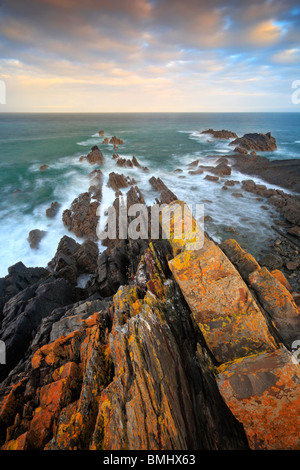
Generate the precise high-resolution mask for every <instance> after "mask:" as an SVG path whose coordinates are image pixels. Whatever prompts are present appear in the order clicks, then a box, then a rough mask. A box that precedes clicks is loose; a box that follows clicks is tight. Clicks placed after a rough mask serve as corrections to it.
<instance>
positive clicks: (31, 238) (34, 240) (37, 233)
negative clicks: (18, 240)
mask: <svg viewBox="0 0 300 470" xmlns="http://www.w3.org/2000/svg"><path fill="white" fill-rule="evenodd" d="M46 234H47V232H45V230H39V229H34V230H30V232H29V234H28V242H29V245H30V248H33V249H34V250H37V249H38V248H39V245H40V241H41V240H42V239H43V238H44V237H45V236H46Z"/></svg>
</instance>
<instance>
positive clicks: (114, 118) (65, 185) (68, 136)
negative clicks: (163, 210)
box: [0, 113, 300, 276]
mask: <svg viewBox="0 0 300 470" xmlns="http://www.w3.org/2000/svg"><path fill="white" fill-rule="evenodd" d="M208 128H214V129H228V130H231V131H235V132H236V133H237V134H238V135H243V134H244V133H247V132H264V133H265V132H268V131H271V133H272V135H274V137H275V138H276V141H277V145H278V150H277V151H275V152H272V153H267V154H266V156H268V158H270V159H285V158H300V113H180V114H179V113H178V114H177V113H172V114H167V113H166V114H164V113H159V114H0V191H1V199H0V255H1V266H0V276H4V275H6V274H7V268H8V267H9V266H11V265H12V264H14V263H16V262H17V261H20V260H21V261H23V262H24V264H26V265H27V266H37V265H39V266H45V265H46V264H47V262H48V261H49V260H50V259H51V257H52V256H53V255H54V253H55V251H56V247H57V244H58V242H59V240H60V238H61V236H62V235H64V234H69V235H71V234H70V233H69V232H68V231H67V230H66V229H65V227H64V226H63V224H62V221H61V214H62V211H63V210H64V209H65V208H67V207H69V205H70V203H71V202H72V200H73V199H74V198H75V197H76V196H77V195H78V194H79V193H80V192H83V191H86V190H87V189H88V187H89V180H88V177H87V175H88V173H89V172H90V171H91V170H92V169H93V167H92V166H91V165H89V164H88V163H82V162H79V157H80V156H81V155H86V154H87V153H88V152H89V150H90V148H91V147H92V146H93V145H95V144H96V145H98V146H99V147H100V148H101V150H102V152H103V154H104V156H105V157H106V158H105V165H104V167H103V171H104V173H105V175H106V177H107V176H108V174H109V172H110V171H113V170H114V171H118V169H117V168H116V167H115V162H114V161H113V160H112V158H111V155H112V154H113V153H115V152H116V151H114V150H113V148H112V146H111V145H103V144H102V141H103V138H100V137H99V135H98V131H99V130H101V129H103V130H104V132H105V136H108V137H110V136H113V135H116V136H117V137H120V138H122V139H123V140H124V145H123V146H120V147H119V149H118V153H119V155H120V156H123V157H130V158H131V157H132V156H133V155H135V156H136V157H137V159H138V160H139V161H140V163H141V164H143V165H146V166H148V168H149V169H150V172H149V174H145V173H139V174H137V172H136V170H131V169H129V170H124V169H122V171H121V169H119V172H122V173H125V174H129V175H131V176H133V175H134V177H135V179H136V181H137V183H138V184H139V185H140V188H141V190H142V191H143V192H144V193H145V196H146V199H147V202H149V203H151V202H154V198H155V196H156V195H155V194H154V192H153V190H152V188H151V186H150V184H149V182H148V180H149V178H150V177H151V176H152V175H156V176H160V177H161V178H162V179H163V180H164V181H165V182H166V184H167V185H168V186H169V187H170V189H172V190H173V191H174V192H175V194H176V195H177V196H178V197H180V198H182V199H184V200H186V201H187V202H191V203H201V202H202V201H203V200H205V201H208V200H209V201H210V202H206V203H205V213H206V214H207V215H210V216H211V217H212V218H213V220H212V221H211V222H210V224H209V226H207V227H206V229H207V231H208V232H209V233H210V234H211V235H212V236H213V237H215V239H216V241H220V240H221V239H223V238H224V237H226V238H228V236H229V235H228V233H224V230H223V229H224V226H232V225H234V226H235V227H237V231H238V233H239V235H238V237H239V238H240V240H239V241H240V242H241V243H242V244H244V245H246V247H247V248H248V249H250V250H251V251H252V252H253V254H257V253H259V250H261V248H262V247H263V245H264V243H265V242H266V240H267V239H268V238H269V237H270V230H269V229H268V228H266V227H265V225H266V226H267V227H268V226H270V223H271V222H272V213H271V212H270V211H265V210H264V209H262V208H261V205H262V204H263V203H261V202H259V201H256V199H255V197H254V196H253V195H245V197H244V198H243V199H239V200H237V199H236V198H233V197H232V196H231V192H230V191H222V190H221V186H222V185H220V184H219V185H218V184H215V183H210V182H207V181H205V180H204V176H205V175H198V176H191V175H189V174H188V173H187V171H186V170H188V168H187V165H188V164H189V163H190V162H192V161H194V160H196V159H200V160H201V163H202V164H204V165H205V164H206V165H208V164H214V163H215V162H216V160H217V159H218V158H219V157H221V156H222V155H223V156H226V154H229V153H230V151H231V149H230V148H229V147H228V141H223V140H222V141H216V140H214V139H212V138H211V137H210V136H207V135H201V134H200V132H201V131H202V130H204V129H208ZM208 155H210V157H207V156H208ZM43 164H47V165H48V166H49V168H48V169H47V170H46V171H44V172H41V171H40V170H39V168H40V166H41V165H43ZM176 168H181V169H183V170H184V173H182V174H173V170H175V169H176ZM180 176H185V178H180ZM230 178H231V179H236V180H237V181H241V180H242V179H246V177H245V176H241V175H239V174H238V173H233V175H232V176H231V177H230ZM238 190H239V187H238V186H236V188H235V191H238ZM112 199H113V194H112V192H111V191H110V190H109V189H106V190H105V192H104V203H109V202H110V201H111V200H112ZM53 201H58V202H60V203H61V204H62V207H61V211H60V213H59V214H58V215H57V217H56V219H54V220H52V219H48V218H47V217H46V216H45V210H46V208H48V207H49V206H50V204H51V202H53ZM246 218H247V219H248V220H245V219H246ZM35 228H39V229H42V230H46V231H47V236H46V237H45V238H44V239H43V241H42V243H41V246H40V249H39V250H32V249H30V247H29V244H28V241H27V237H28V232H29V231H30V230H32V229H35Z"/></svg>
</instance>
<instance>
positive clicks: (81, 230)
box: [62, 193, 99, 240]
mask: <svg viewBox="0 0 300 470" xmlns="http://www.w3.org/2000/svg"><path fill="white" fill-rule="evenodd" d="M98 207H99V202H98V201H94V202H91V195H90V194H89V193H82V194H80V195H79V196H78V197H77V198H76V199H74V201H73V202H72V204H71V208H70V209H66V210H65V211H64V212H63V216H62V219H63V223H64V225H65V226H66V227H67V228H68V229H69V230H70V231H72V232H74V233H75V235H76V236H77V237H79V238H89V239H91V240H97V233H96V229H97V224H98V220H99V216H98V215H97V211H98Z"/></svg>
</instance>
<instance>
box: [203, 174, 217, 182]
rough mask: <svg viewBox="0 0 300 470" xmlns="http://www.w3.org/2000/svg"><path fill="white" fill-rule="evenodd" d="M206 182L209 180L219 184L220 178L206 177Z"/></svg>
mask: <svg viewBox="0 0 300 470" xmlns="http://www.w3.org/2000/svg"><path fill="white" fill-rule="evenodd" d="M204 179H205V180H208V181H214V182H217V181H219V177H218V176H211V175H206V176H205V178H204Z"/></svg>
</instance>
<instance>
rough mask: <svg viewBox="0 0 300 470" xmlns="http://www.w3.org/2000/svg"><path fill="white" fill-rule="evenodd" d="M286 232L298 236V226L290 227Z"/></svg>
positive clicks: (299, 229)
mask: <svg viewBox="0 0 300 470" xmlns="http://www.w3.org/2000/svg"><path fill="white" fill-rule="evenodd" d="M287 232H288V233H289V234H290V235H294V236H295V237H298V238H300V227H297V226H295V227H291V228H289V229H288V230H287Z"/></svg>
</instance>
